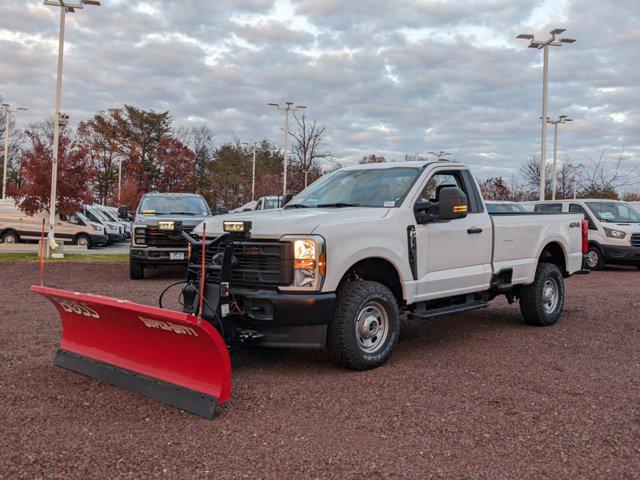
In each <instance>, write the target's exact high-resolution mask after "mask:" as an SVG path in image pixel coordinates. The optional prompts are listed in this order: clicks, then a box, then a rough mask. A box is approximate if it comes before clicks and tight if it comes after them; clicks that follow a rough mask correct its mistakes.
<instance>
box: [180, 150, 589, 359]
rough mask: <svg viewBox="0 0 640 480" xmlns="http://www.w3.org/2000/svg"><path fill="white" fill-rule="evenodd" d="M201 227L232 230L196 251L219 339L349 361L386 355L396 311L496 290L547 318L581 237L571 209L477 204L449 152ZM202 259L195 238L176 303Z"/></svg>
mask: <svg viewBox="0 0 640 480" xmlns="http://www.w3.org/2000/svg"><path fill="white" fill-rule="evenodd" d="M205 226H206V232H207V236H209V235H211V237H213V238H223V236H224V235H225V234H226V235H227V238H230V239H231V240H229V241H230V242H231V243H227V247H225V248H222V247H221V246H220V244H215V243H214V244H211V246H210V247H209V248H208V249H207V251H206V258H214V259H216V260H215V261H213V262H210V264H208V265H207V267H206V277H205V284H206V285H205V289H204V292H205V293H204V300H205V301H206V303H205V305H207V306H208V307H207V308H205V309H204V311H203V318H204V319H205V320H208V321H209V322H211V324H212V325H214V326H216V327H220V330H219V331H220V333H221V335H223V336H225V340H226V341H227V342H228V341H231V340H232V339H233V336H234V335H235V336H239V337H240V338H244V339H250V341H252V342H255V344H256V345H259V346H270V347H324V346H327V347H328V350H329V352H330V354H331V355H332V356H333V358H334V359H335V360H336V362H337V363H339V364H341V365H343V366H346V367H348V368H353V369H358V370H362V369H368V368H373V367H376V366H378V365H380V364H381V363H382V362H384V361H385V360H386V359H387V358H388V357H389V355H390V354H391V351H392V350H393V348H394V346H395V344H396V341H397V339H398V335H399V333H400V315H401V313H402V312H408V313H410V314H411V315H413V316H414V317H417V318H421V319H428V318H432V317H436V316H440V315H444V314H448V313H455V312H461V311H466V310H470V309H475V308H482V307H485V306H486V305H487V304H488V302H489V301H490V300H492V299H494V298H495V297H497V296H499V295H506V296H507V298H508V299H509V301H510V302H513V301H516V300H519V303H520V311H521V313H522V315H523V317H524V319H525V320H526V321H527V322H528V323H530V324H533V325H552V324H554V323H555V322H556V321H557V320H558V318H559V317H560V315H561V313H562V310H563V306H564V298H565V289H564V279H565V278H566V277H569V276H571V275H573V274H574V273H577V272H581V271H582V262H583V252H584V253H586V238H587V228H586V222H583V220H582V215H581V214H577V213H576V214H569V213H559V214H556V215H541V214H540V215H536V214H526V213H500V214H489V213H488V211H487V209H486V207H485V205H484V202H483V199H482V196H481V194H480V189H479V188H478V185H477V183H476V182H475V180H474V178H473V177H472V174H471V172H470V170H469V169H468V168H467V167H466V166H464V165H463V164H460V163H456V162H450V161H431V162H426V161H421V162H405V163H381V164H371V165H355V166H352V167H346V168H342V169H340V170H337V171H335V172H332V173H330V174H327V175H325V176H324V177H322V178H321V179H319V180H317V181H316V182H315V183H314V184H312V185H311V186H309V187H308V188H307V189H305V190H304V191H302V192H301V193H300V194H298V195H297V196H296V197H294V198H293V199H292V200H291V201H290V202H288V203H287V204H286V205H285V206H284V207H283V208H280V209H275V210H270V211H267V212H253V213H252V212H247V213H242V214H231V215H226V216H224V217H211V218H208V219H206V220H205V221H204V222H203V223H202V224H201V225H199V226H198V227H196V228H195V230H194V233H195V234H197V235H202V232H203V227H205ZM227 257H230V258H227ZM200 258H201V251H199V247H198V245H197V243H196V244H195V246H194V253H193V255H192V257H191V262H192V263H191V264H190V266H189V269H188V270H187V280H188V283H187V285H186V286H185V287H184V290H183V298H184V299H185V300H184V308H185V310H184V311H185V312H191V313H193V312H197V309H198V305H197V298H198V295H196V294H195V292H196V290H195V289H196V288H199V287H197V285H199V283H198V282H199V281H200V274H201V267H200V263H199V262H200ZM221 265H222V266H223V267H221ZM224 265H228V267H227V270H225V267H224ZM221 279H222V280H221ZM221 282H223V283H224V286H223V284H222V283H221ZM209 305H213V307H209ZM216 305H217V306H218V310H217V311H218V312H222V313H221V314H220V315H216V314H215V312H216V310H215V308H216V307H215V306H216ZM203 308H204V307H203ZM212 309H214V310H213V311H212ZM223 327H224V328H223Z"/></svg>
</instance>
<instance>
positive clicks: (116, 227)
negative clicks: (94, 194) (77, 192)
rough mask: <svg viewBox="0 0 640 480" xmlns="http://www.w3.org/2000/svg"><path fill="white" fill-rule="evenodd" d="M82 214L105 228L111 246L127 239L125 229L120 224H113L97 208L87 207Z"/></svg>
mask: <svg viewBox="0 0 640 480" xmlns="http://www.w3.org/2000/svg"><path fill="white" fill-rule="evenodd" d="M80 213H82V215H84V216H85V217H87V218H88V219H89V220H91V221H92V222H95V223H99V224H100V225H102V226H103V227H104V229H105V232H106V233H107V237H108V238H109V244H112V243H118V242H122V241H124V239H125V238H126V235H125V234H124V227H123V226H122V225H120V224H119V223H115V222H112V221H111V220H110V219H109V218H108V217H107V216H106V215H105V214H104V213H102V212H101V211H100V210H99V209H97V208H96V207H94V206H91V205H86V206H85V207H84V208H83V209H82V210H81V211H80Z"/></svg>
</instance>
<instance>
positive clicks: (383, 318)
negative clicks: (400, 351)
mask: <svg viewBox="0 0 640 480" xmlns="http://www.w3.org/2000/svg"><path fill="white" fill-rule="evenodd" d="M337 297H338V298H337V306H336V313H335V316H334V318H333V320H332V321H331V323H330V324H329V334H328V338H327V350H328V351H329V354H330V356H331V357H332V359H333V361H334V362H335V363H336V364H338V365H340V366H342V367H344V368H349V369H352V370H368V369H370V368H375V367H378V366H380V365H381V364H383V363H384V362H386V361H387V359H388V358H389V356H390V355H391V351H392V350H393V347H394V346H395V344H396V342H397V341H398V336H399V335H400V312H399V309H398V303H397V302H396V298H395V296H394V295H393V293H392V292H391V290H389V289H388V288H387V287H385V286H384V285H382V284H380V283H377V282H371V281H350V282H346V283H344V284H342V285H341V286H340V288H339V289H338V292H337Z"/></svg>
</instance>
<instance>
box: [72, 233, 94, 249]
mask: <svg viewBox="0 0 640 480" xmlns="http://www.w3.org/2000/svg"><path fill="white" fill-rule="evenodd" d="M73 243H75V244H76V245H78V246H80V247H87V248H91V239H90V238H89V237H88V236H87V235H78V236H77V237H76V240H75V242H73Z"/></svg>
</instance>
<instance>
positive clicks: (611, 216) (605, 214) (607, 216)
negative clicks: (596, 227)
mask: <svg viewBox="0 0 640 480" xmlns="http://www.w3.org/2000/svg"><path fill="white" fill-rule="evenodd" d="M600 218H602V219H603V220H613V219H614V218H616V217H615V215H614V214H613V213H611V212H600Z"/></svg>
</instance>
